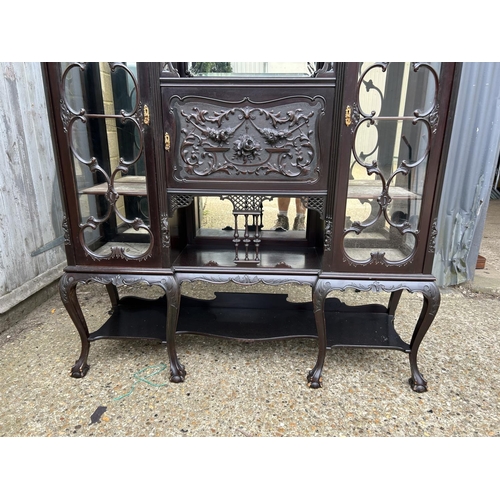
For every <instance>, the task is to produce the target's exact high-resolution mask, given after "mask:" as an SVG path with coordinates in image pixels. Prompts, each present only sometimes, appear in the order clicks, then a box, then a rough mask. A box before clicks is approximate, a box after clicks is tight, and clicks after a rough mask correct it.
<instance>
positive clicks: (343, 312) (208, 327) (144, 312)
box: [89, 292, 410, 352]
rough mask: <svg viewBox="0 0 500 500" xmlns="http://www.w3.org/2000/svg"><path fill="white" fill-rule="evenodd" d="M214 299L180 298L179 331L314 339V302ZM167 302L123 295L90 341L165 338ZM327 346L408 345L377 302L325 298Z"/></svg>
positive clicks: (239, 296) (275, 297) (243, 296)
mask: <svg viewBox="0 0 500 500" xmlns="http://www.w3.org/2000/svg"><path fill="white" fill-rule="evenodd" d="M215 295H216V298H215V299H214V300H200V299H194V298H191V297H182V300H181V308H180V312H179V320H178V324H177V334H178V335H180V334H197V335H207V336H213V337H219V338H228V339H235V340H240V341H246V342H254V341H262V340H274V339H291V338H312V339H316V338H317V333H316V323H315V318H314V313H313V305H312V302H305V303H293V302H288V301H287V300H286V299H287V295H283V294H249V293H218V292H217V293H216V294H215ZM166 316H167V301H166V298H165V297H160V298H159V299H156V300H149V299H142V298H138V297H124V298H122V299H121V300H120V303H119V305H118V306H117V307H115V308H114V310H113V311H112V312H111V316H110V318H109V319H108V320H107V321H106V323H104V325H102V327H101V328H99V329H98V330H96V331H95V332H93V333H92V334H91V335H90V337H89V340H90V341H95V340H99V339H118V338H121V339H144V340H160V341H162V342H165V341H166ZM325 319H326V327H327V339H328V340H327V346H328V348H331V347H365V348H379V349H397V350H401V351H404V352H410V346H409V345H408V344H407V343H406V342H404V341H403V340H402V339H401V337H400V336H399V335H398V334H397V332H396V330H395V329H394V325H393V316H391V315H389V314H388V313H387V308H386V307H384V306H382V305H380V304H371V305H361V306H348V305H346V304H344V303H343V302H341V301H340V300H338V299H336V298H329V299H327V300H326V302H325Z"/></svg>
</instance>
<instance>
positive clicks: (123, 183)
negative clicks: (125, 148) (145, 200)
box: [80, 175, 148, 196]
mask: <svg viewBox="0 0 500 500" xmlns="http://www.w3.org/2000/svg"><path fill="white" fill-rule="evenodd" d="M108 187H109V185H108V183H107V182H103V183H102V184H97V185H95V186H91V187H88V188H86V189H83V190H82V191H80V194H106V193H107V192H108ZM114 189H115V191H116V192H117V193H118V194H119V195H122V196H147V194H148V193H147V189H146V176H144V175H127V176H125V177H120V178H118V179H115V182H114Z"/></svg>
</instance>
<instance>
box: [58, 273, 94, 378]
mask: <svg viewBox="0 0 500 500" xmlns="http://www.w3.org/2000/svg"><path fill="white" fill-rule="evenodd" d="M77 284H78V281H77V280H75V278H74V277H73V276H72V275H69V274H64V275H63V276H62V278H61V280H60V281H59V293H60V295H61V300H62V303H63V304H64V307H65V308H66V311H68V314H69V316H70V318H71V320H72V321H73V324H74V325H75V327H76V329H77V330H78V333H79V334H80V340H81V342H82V350H81V353H80V357H79V358H78V360H77V361H76V363H75V365H74V366H73V368H71V374H70V375H71V376H72V377H74V378H83V377H85V375H86V374H87V372H88V371H89V368H90V367H89V365H88V364H87V358H88V355H89V349H90V342H89V340H88V339H89V329H88V327H87V323H86V321H85V317H84V316H83V313H82V309H81V307H80V304H79V302H78V297H77V295H76V285H77Z"/></svg>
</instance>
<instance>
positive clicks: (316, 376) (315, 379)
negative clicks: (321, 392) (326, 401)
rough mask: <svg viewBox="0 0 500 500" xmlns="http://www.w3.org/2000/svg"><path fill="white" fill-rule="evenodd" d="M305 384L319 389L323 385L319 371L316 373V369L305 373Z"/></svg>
mask: <svg viewBox="0 0 500 500" xmlns="http://www.w3.org/2000/svg"><path fill="white" fill-rule="evenodd" d="M307 382H308V383H307V385H308V386H309V387H310V388H311V389H320V388H321V387H323V378H322V377H321V372H319V373H316V370H314V369H313V370H311V371H310V372H309V373H308V374H307Z"/></svg>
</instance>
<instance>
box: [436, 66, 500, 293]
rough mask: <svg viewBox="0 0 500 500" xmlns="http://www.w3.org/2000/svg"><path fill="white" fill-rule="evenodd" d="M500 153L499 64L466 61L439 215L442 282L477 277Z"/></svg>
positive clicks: (439, 274)
mask: <svg viewBox="0 0 500 500" xmlns="http://www.w3.org/2000/svg"><path fill="white" fill-rule="evenodd" d="M499 151H500V63H464V65H463V69H462V75H461V80H460V88H459V93H458V99H457V105H456V111H455V118H454V122H453V131H452V136H451V143H450V150H449V154H448V159H447V165H446V174H445V179H444V185H443V192H442V197H441V206H440V210H439V216H438V237H437V241H436V256H435V260H434V267H433V274H434V275H435V276H436V279H437V283H438V285H439V286H448V285H455V284H459V283H462V282H465V281H469V280H471V279H472V278H473V277H474V271H475V267H476V261H477V256H478V253H479V247H480V244H481V239H482V235H483V229H484V221H485V216H486V210H487V208H488V203H489V199H490V191H491V187H492V183H493V178H494V175H495V169H496V165H497V162H498V156H499Z"/></svg>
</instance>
